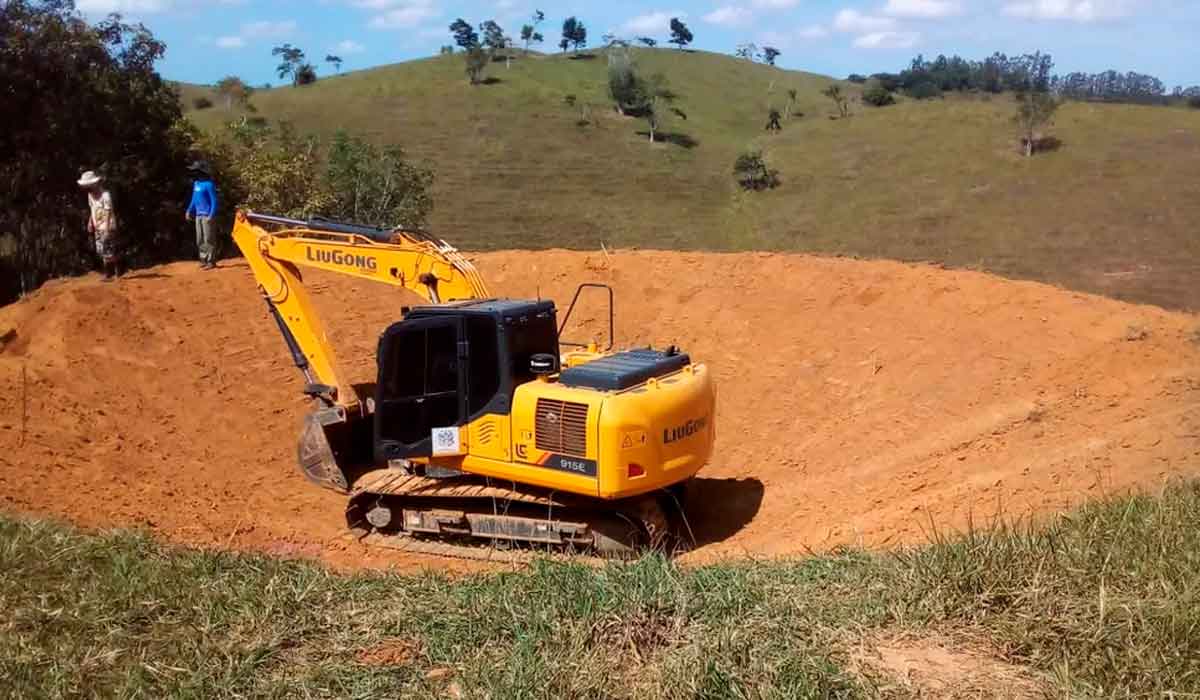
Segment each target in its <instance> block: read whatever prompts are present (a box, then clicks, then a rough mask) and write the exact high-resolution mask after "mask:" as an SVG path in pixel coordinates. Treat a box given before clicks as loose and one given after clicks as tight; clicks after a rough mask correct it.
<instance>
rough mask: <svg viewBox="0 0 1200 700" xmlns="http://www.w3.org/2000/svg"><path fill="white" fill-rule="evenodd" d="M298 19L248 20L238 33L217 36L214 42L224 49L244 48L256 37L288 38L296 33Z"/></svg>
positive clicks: (225, 0)
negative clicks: (276, 20)
mask: <svg viewBox="0 0 1200 700" xmlns="http://www.w3.org/2000/svg"><path fill="white" fill-rule="evenodd" d="M222 1H223V2H227V1H228V0H222ZM297 26H298V25H297V24H296V20H293V19H286V20H280V21H278V22H247V23H246V24H243V25H242V26H241V28H240V29H239V30H238V33H237V34H230V35H227V36H221V37H217V40H216V41H215V42H214V43H215V44H216V45H217V47H219V48H222V49H243V48H246V45H247V44H249V43H250V41H251V40H255V39H286V38H287V37H289V36H291V35H293V34H295V33H296V29H297Z"/></svg>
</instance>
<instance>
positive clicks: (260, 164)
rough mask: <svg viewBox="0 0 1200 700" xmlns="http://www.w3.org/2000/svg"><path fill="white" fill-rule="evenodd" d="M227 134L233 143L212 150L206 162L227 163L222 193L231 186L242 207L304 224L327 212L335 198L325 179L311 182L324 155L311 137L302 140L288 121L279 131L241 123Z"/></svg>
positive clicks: (318, 142) (210, 147)
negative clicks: (232, 185)
mask: <svg viewBox="0 0 1200 700" xmlns="http://www.w3.org/2000/svg"><path fill="white" fill-rule="evenodd" d="M230 132H231V136H232V138H233V144H232V145H231V146H229V147H225V146H223V145H210V146H209V148H208V151H209V152H210V153H215V154H216V156H215V157H210V158H209V160H210V162H211V161H214V160H215V161H217V162H222V161H224V162H225V163H226V164H227V167H228V169H229V170H228V172H227V174H226V175H227V178H226V181H225V182H222V189H225V188H226V187H228V186H229V184H231V183H233V184H234V186H235V187H236V188H237V189H238V190H240V194H241V196H240V197H239V199H238V200H235V201H239V202H240V204H241V206H244V207H246V208H248V209H253V210H256V211H263V212H270V213H272V214H278V215H281V216H291V217H296V218H303V219H307V218H309V217H312V216H321V215H324V214H326V213H327V212H329V211H330V208H331V207H332V205H333V204H332V203H333V196H332V195H331V194H330V192H329V189H328V187H327V186H326V185H325V182H324V180H323V179H322V178H320V177H314V173H319V172H320V165H321V155H322V153H321V142H320V140H318V139H317V138H316V137H315V136H300V135H298V134H297V133H296V132H295V130H294V129H293V128H292V127H291V125H290V124H288V123H286V122H284V123H282V124H280V125H279V127H278V129H271V128H270V127H264V126H257V125H254V124H252V123H242V124H237V125H234V126H231V127H230ZM226 199H227V200H228V199H229V198H228V197H226ZM231 204H232V202H231Z"/></svg>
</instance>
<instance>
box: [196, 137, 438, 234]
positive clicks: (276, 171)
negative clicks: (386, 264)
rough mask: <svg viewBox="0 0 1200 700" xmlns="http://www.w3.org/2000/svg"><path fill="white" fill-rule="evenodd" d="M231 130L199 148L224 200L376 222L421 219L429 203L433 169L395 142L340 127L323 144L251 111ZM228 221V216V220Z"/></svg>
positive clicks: (408, 222) (271, 210)
mask: <svg viewBox="0 0 1200 700" xmlns="http://www.w3.org/2000/svg"><path fill="white" fill-rule="evenodd" d="M229 133H230V135H231V136H232V138H231V139H230V138H217V137H205V138H204V139H203V140H202V142H201V144H200V145H199V148H198V150H199V151H200V152H201V153H202V154H203V156H204V158H205V159H206V160H207V161H208V162H209V163H210V165H211V166H212V167H213V171H214V172H213V176H214V178H215V179H216V181H217V184H218V186H219V187H220V188H221V190H222V193H223V194H224V197H225V199H226V201H228V202H229V203H230V206H229V207H226V208H225V211H226V212H229V213H232V210H233V207H234V206H238V205H242V206H245V207H246V208H249V209H254V210H257V211H262V212H267V213H271V214H278V215H281V216H292V217H296V218H301V219H305V218H309V217H313V216H326V217H330V218H335V219H347V220H353V221H358V222H360V223H365V224H372V225H376V226H383V227H392V226H398V225H400V226H409V227H417V228H419V227H421V226H424V225H425V224H426V222H427V220H428V217H429V213H430V211H431V210H432V209H433V194H432V192H433V188H432V185H433V172H432V171H430V170H428V169H426V168H423V167H421V166H419V165H416V164H414V163H412V162H410V161H409V160H408V159H407V158H406V156H405V153H404V151H403V149H401V148H400V147H399V146H396V145H385V146H382V147H377V146H374V145H372V144H370V143H367V142H366V141H364V140H362V139H360V138H357V137H353V136H350V135H348V134H346V133H345V132H338V133H337V134H336V135H335V136H334V138H333V141H332V143H331V144H330V145H329V147H328V148H324V147H323V144H322V143H321V142H320V141H319V140H318V139H317V138H316V137H315V136H301V135H299V134H297V133H296V132H295V131H294V130H293V129H292V128H291V126H290V125H288V124H287V123H282V124H280V125H279V126H278V127H277V128H272V127H270V126H267V125H265V124H263V123H259V122H257V121H256V120H255V119H247V120H245V121H243V122H242V123H240V124H236V125H234V126H231V127H230V132H229ZM229 223H230V224H231V223H232V222H229Z"/></svg>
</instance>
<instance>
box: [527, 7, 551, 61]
mask: <svg viewBox="0 0 1200 700" xmlns="http://www.w3.org/2000/svg"><path fill="white" fill-rule="evenodd" d="M545 19H546V13H545V12H542V11H541V10H534V12H533V18H532V23H531V24H526V25H525V26H523V27H521V41H524V42H525V53H529V45H530V44H531V43H532V44H540V43H542V41H544V40H545V37H543V36H542V35H541V33H540V32H538V30H537V29H538V25H540V24H541V23H542V22H543V21H545Z"/></svg>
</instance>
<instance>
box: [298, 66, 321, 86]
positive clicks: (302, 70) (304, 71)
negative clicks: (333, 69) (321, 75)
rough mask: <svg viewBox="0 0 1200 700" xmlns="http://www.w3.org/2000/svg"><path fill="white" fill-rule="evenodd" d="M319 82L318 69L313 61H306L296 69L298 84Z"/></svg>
mask: <svg viewBox="0 0 1200 700" xmlns="http://www.w3.org/2000/svg"><path fill="white" fill-rule="evenodd" d="M315 82H317V69H316V68H314V67H313V65H312V64H311V63H305V64H304V65H302V66H300V67H299V68H297V69H296V84H297V85H312V84H313V83H315Z"/></svg>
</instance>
